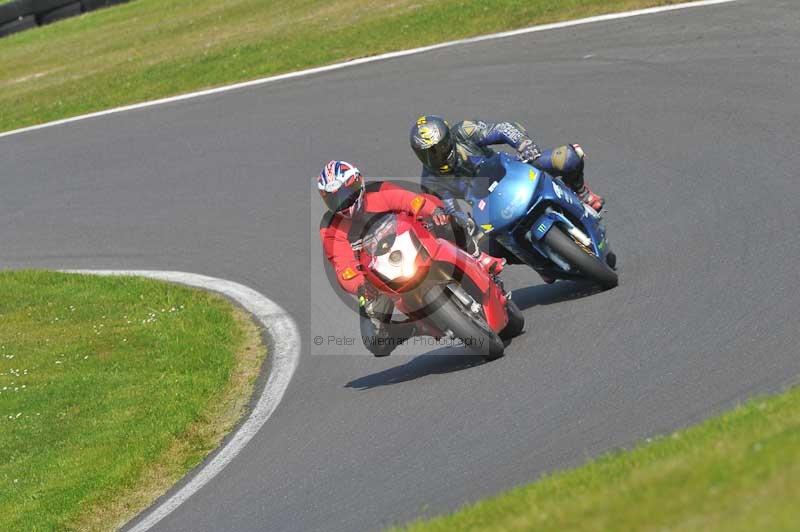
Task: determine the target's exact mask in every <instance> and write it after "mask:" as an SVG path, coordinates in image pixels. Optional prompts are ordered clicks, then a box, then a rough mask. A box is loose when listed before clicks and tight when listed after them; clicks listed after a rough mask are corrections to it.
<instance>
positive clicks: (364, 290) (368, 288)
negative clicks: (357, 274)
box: [358, 283, 378, 313]
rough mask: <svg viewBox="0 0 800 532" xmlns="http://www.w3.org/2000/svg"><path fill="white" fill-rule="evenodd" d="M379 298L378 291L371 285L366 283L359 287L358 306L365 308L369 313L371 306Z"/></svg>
mask: <svg viewBox="0 0 800 532" xmlns="http://www.w3.org/2000/svg"><path fill="white" fill-rule="evenodd" d="M377 297H378V290H377V289H376V288H375V287H374V286H372V285H371V284H370V283H364V284H362V285H361V286H359V287H358V306H359V307H362V308H364V309H365V310H367V312H368V313H369V307H370V306H371V305H370V304H371V303H372V302H373V301H375V298H377Z"/></svg>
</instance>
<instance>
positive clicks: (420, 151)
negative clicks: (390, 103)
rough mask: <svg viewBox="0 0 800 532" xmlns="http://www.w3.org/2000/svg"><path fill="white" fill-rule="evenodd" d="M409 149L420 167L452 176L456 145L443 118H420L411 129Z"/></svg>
mask: <svg viewBox="0 0 800 532" xmlns="http://www.w3.org/2000/svg"><path fill="white" fill-rule="evenodd" d="M409 140H410V141H411V149H412V150H414V153H415V154H416V155H417V157H418V158H419V160H420V161H421V162H422V165H423V166H424V167H425V168H427V169H428V171H429V172H432V173H434V174H452V173H453V172H454V171H455V166H456V145H455V142H454V141H453V135H451V134H450V127H449V126H448V125H447V122H445V121H444V119H443V118H440V117H438V116H433V115H425V116H420V117H419V118H418V119H417V122H416V123H415V124H414V127H412V128H411V135H410V139H409Z"/></svg>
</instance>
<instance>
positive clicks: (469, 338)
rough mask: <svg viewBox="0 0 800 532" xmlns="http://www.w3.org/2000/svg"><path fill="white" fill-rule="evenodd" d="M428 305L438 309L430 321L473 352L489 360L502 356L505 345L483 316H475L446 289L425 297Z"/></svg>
mask: <svg viewBox="0 0 800 532" xmlns="http://www.w3.org/2000/svg"><path fill="white" fill-rule="evenodd" d="M425 300H426V302H427V303H428V304H429V305H431V307H432V308H436V310H435V311H433V312H432V313H431V314H430V316H428V319H429V320H430V321H431V322H432V323H433V324H434V325H435V326H436V327H437V328H438V329H440V330H441V331H442V332H445V333H447V332H449V333H451V334H452V336H453V338H458V339H460V340H462V341H463V342H464V345H465V346H467V349H469V350H470V352H473V353H476V354H480V355H481V356H483V358H485V359H486V360H495V359H498V358H500V357H502V356H503V351H504V350H505V344H504V343H503V340H501V339H500V337H499V336H498V335H497V334H496V333H495V332H494V331H492V329H491V328H489V325H488V324H487V323H486V321H485V320H484V318H483V315H482V313H477V314H476V313H474V312H472V310H471V309H470V308H469V307H467V306H466V305H464V303H463V302H462V301H461V300H460V299H459V298H458V297H456V296H455V295H454V294H453V293H452V292H450V290H449V289H448V288H446V287H435V288H432V289H431V290H430V291H429V292H428V293H427V294H426V295H425Z"/></svg>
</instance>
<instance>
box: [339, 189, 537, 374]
mask: <svg viewBox="0 0 800 532" xmlns="http://www.w3.org/2000/svg"><path fill="white" fill-rule="evenodd" d="M414 203H416V205H414V207H416V208H415V212H419V209H420V208H421V207H422V204H423V203H424V198H422V197H421V196H419V197H417V198H416V199H415V200H414ZM432 229H433V226H432V225H431V224H430V223H429V222H425V221H422V220H419V219H417V217H416V216H409V215H408V214H405V213H384V214H381V215H378V216H376V217H375V218H373V219H372V220H371V221H370V223H369V224H368V226H367V228H366V230H365V232H364V237H363V238H362V239H361V241H360V242H358V243H356V245H355V246H354V248H355V249H356V252H357V253H358V257H359V262H360V266H361V270H362V272H363V273H364V275H365V277H366V278H367V281H368V282H370V283H372V285H373V286H374V287H375V288H376V289H377V290H378V291H380V292H382V293H384V294H386V295H387V296H389V297H390V298H391V299H392V301H394V303H395V309H396V310H398V311H399V312H401V313H402V314H404V315H405V316H407V317H408V320H409V321H411V320H413V321H416V322H417V324H418V328H417V335H418V336H424V335H429V336H433V337H435V338H442V337H446V338H449V339H459V340H461V341H462V342H463V344H464V346H465V347H466V348H468V349H469V350H470V352H473V353H480V354H481V355H483V356H484V357H485V358H487V359H489V360H493V359H496V358H499V357H501V356H503V350H504V349H505V344H504V342H503V340H504V339H505V340H508V339H510V338H512V337H514V336H517V335H518V334H520V333H521V332H522V329H523V327H524V325H525V318H524V317H523V316H522V313H521V312H520V310H519V308H517V306H516V305H515V304H514V303H513V302H512V301H511V300H510V299H508V298H506V295H505V294H504V293H503V288H502V285H501V284H500V282H499V281H498V280H496V279H495V278H493V277H492V276H491V275H489V274H488V273H486V271H485V270H484V269H483V268H481V267H480V265H479V264H478V262H477V261H476V259H475V258H474V257H473V256H471V255H470V254H468V253H466V252H464V251H463V250H461V249H460V248H458V247H457V246H456V245H455V244H453V243H452V242H450V241H449V240H446V239H444V238H438V237H437V236H436V235H435V234H434V233H433V232H432Z"/></svg>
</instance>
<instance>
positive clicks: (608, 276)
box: [544, 225, 619, 290]
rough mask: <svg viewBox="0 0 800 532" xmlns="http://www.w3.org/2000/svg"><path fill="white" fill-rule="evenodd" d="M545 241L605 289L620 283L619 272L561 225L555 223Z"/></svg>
mask: <svg viewBox="0 0 800 532" xmlns="http://www.w3.org/2000/svg"><path fill="white" fill-rule="evenodd" d="M544 243H545V244H547V245H548V246H549V247H550V249H552V250H553V251H554V252H555V253H556V254H557V255H558V256H560V257H561V258H563V259H564V260H566V261H567V262H568V263H569V264H570V266H573V267H575V268H577V269H578V271H580V272H581V273H582V274H583V275H585V276H586V277H587V278H589V279H590V280H592V281H594V282H595V283H597V284H598V285H600V286H601V287H602V288H603V289H604V290H608V289H609V288H614V287H615V286H617V285H618V284H619V277H618V276H617V272H615V271H614V270H612V269H611V267H609V266H608V265H607V264H605V263H603V261H601V260H600V259H599V258H598V257H597V256H596V255H595V254H594V253H592V252H591V251H590V250H587V249H585V248H584V247H583V246H581V245H580V244H578V243H577V242H575V240H573V239H572V237H571V236H569V235H568V234H566V233H565V232H564V230H563V229H561V227H559V226H557V225H553V227H551V228H550V230H549V231H548V232H547V234H546V235H545V236H544Z"/></svg>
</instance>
